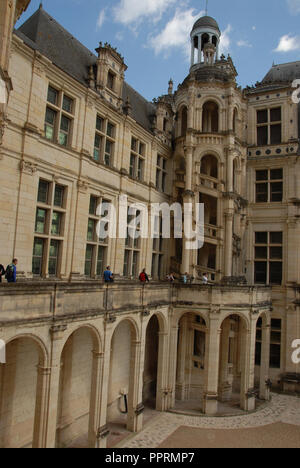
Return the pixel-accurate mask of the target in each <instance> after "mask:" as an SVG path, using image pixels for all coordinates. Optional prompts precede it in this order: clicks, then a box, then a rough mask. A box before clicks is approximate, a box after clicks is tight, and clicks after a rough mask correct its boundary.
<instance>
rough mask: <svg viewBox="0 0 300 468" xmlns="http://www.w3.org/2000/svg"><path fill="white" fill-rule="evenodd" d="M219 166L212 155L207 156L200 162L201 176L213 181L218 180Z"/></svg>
mask: <svg viewBox="0 0 300 468" xmlns="http://www.w3.org/2000/svg"><path fill="white" fill-rule="evenodd" d="M218 166H219V164H218V159H217V158H216V157H215V156H213V155H212V154H207V155H206V156H204V157H203V158H202V160H201V169H200V172H201V174H204V175H207V176H209V177H213V178H214V179H218V178H219V167H218Z"/></svg>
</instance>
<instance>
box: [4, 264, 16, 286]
mask: <svg viewBox="0 0 300 468" xmlns="http://www.w3.org/2000/svg"><path fill="white" fill-rule="evenodd" d="M17 264H18V259H17V258H14V259H13V261H12V263H10V264H9V265H7V268H6V273H5V278H6V280H7V282H8V283H16V282H17Z"/></svg>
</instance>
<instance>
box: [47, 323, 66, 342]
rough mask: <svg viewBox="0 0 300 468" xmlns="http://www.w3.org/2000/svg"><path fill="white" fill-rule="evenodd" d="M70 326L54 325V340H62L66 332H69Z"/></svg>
mask: <svg viewBox="0 0 300 468" xmlns="http://www.w3.org/2000/svg"><path fill="white" fill-rule="evenodd" d="M67 328H68V326H67V325H65V324H62V325H52V327H51V328H50V334H51V336H52V339H53V340H61V339H62V338H63V336H64V332H65V331H66V330H67Z"/></svg>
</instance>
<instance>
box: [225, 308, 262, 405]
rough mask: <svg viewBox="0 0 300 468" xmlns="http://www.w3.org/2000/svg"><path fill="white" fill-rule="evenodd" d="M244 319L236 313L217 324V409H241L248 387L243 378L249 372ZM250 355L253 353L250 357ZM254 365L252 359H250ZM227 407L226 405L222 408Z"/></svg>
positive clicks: (247, 344) (245, 378)
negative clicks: (218, 349) (219, 333)
mask: <svg viewBox="0 0 300 468" xmlns="http://www.w3.org/2000/svg"><path fill="white" fill-rule="evenodd" d="M246 337H247V323H246V320H245V319H243V318H242V317H241V316H239V315H231V316H230V317H227V318H226V319H225V320H224V321H223V323H222V327H221V341H220V361H219V390H218V395H219V412H220V413H223V412H227V411H228V406H229V407H230V411H238V412H239V411H241V408H242V406H243V403H244V401H245V398H246V393H247V391H248V388H247V389H246V390H245V382H246V381H247V378H248V376H247V375H246V372H250V370H249V369H248V367H247V366H246V359H247V358H248V349H247V346H249V343H247V339H246ZM253 358H254V357H253ZM253 366H254V362H253ZM226 408H227V409H226Z"/></svg>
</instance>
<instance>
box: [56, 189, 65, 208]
mask: <svg viewBox="0 0 300 468" xmlns="http://www.w3.org/2000/svg"><path fill="white" fill-rule="evenodd" d="M64 191H65V190H64V187H62V186H61V185H56V186H55V192H54V206H58V207H60V208H62V207H63V203H64Z"/></svg>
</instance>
